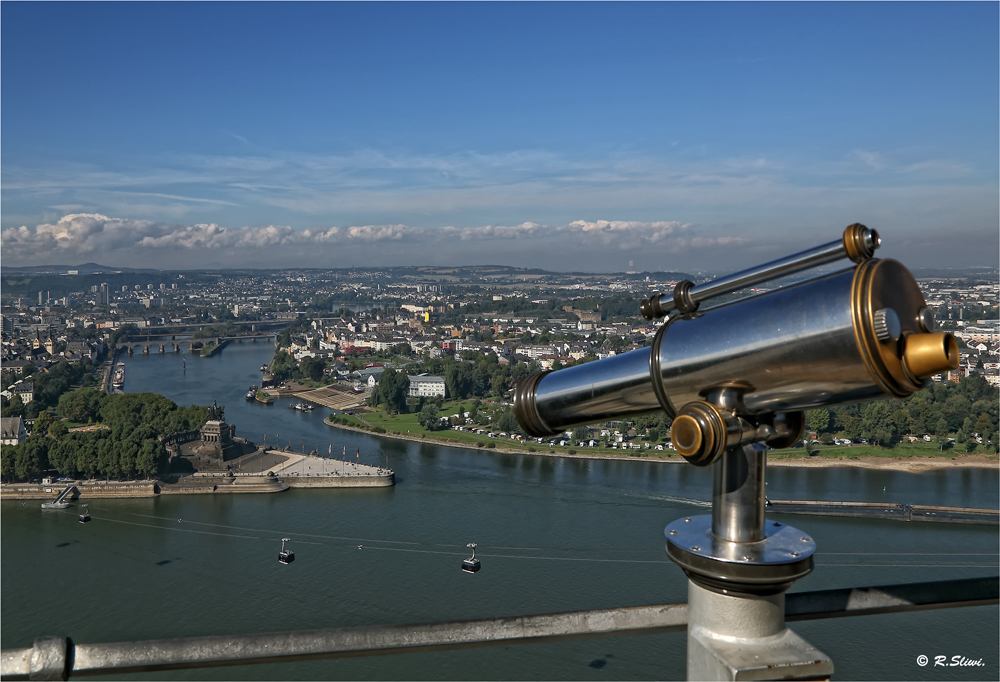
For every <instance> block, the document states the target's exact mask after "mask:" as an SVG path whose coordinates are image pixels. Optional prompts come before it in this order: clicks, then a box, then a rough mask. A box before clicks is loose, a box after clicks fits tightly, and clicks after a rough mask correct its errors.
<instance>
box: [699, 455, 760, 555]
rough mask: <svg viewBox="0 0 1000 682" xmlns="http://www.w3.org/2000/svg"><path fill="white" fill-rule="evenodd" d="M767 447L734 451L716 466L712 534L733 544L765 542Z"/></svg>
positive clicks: (724, 456) (713, 484)
mask: <svg viewBox="0 0 1000 682" xmlns="http://www.w3.org/2000/svg"><path fill="white" fill-rule="evenodd" d="M766 467H767V446H766V445H764V444H763V443H751V444H749V445H744V446H742V447H735V448H730V449H729V450H727V451H726V453H725V454H724V455H722V457H721V459H719V461H718V462H716V464H715V466H714V467H713V469H714V471H713V476H714V481H713V482H712V535H714V536H715V537H717V538H719V539H720V540H728V541H730V542H760V541H761V540H763V539H764V470H765V468H766Z"/></svg>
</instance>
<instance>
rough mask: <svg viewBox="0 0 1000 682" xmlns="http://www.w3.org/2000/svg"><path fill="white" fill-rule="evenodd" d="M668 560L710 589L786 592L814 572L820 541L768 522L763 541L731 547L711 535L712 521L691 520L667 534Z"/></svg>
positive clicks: (708, 517) (671, 527)
mask: <svg viewBox="0 0 1000 682" xmlns="http://www.w3.org/2000/svg"><path fill="white" fill-rule="evenodd" d="M664 535H666V538H667V555H669V556H670V558H671V560H673V561H674V563H676V564H677V565H678V566H680V567H681V568H683V569H684V572H685V573H687V574H688V575H689V576H690V577H691V578H692V579H693V580H697V581H699V582H701V583H703V584H705V585H706V587H711V588H712V589H726V588H731V589H733V590H736V591H738V590H740V588H743V589H745V590H748V591H756V590H755V588H764V589H766V588H768V587H773V588H775V589H782V586H785V587H787V585H789V584H791V583H792V582H793V581H795V580H798V579H799V578H801V577H803V576H805V575H806V574H808V573H809V572H810V571H812V568H813V554H814V553H815V552H816V542H815V541H814V540H813V539H812V538H811V537H809V535H807V534H806V533H804V532H802V531H800V530H797V529H796V528H793V527H792V526H787V525H785V524H783V523H780V522H778V521H766V522H765V524H764V535H765V538H764V539H763V540H761V541H760V542H728V541H725V540H720V539H719V538H717V537H715V536H714V535H712V516H711V514H705V515H701V516H688V517H685V518H683V519H678V520H676V521H674V522H673V523H671V524H670V525H668V526H667V527H666V529H665V530H664Z"/></svg>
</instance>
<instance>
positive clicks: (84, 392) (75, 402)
mask: <svg viewBox="0 0 1000 682" xmlns="http://www.w3.org/2000/svg"><path fill="white" fill-rule="evenodd" d="M104 397H105V394H104V393H101V392H100V391H97V390H94V389H92V388H79V389H77V390H75V391H69V392H68V393H63V394H62V395H61V396H60V397H59V403H58V407H57V408H56V410H57V411H58V412H59V415H60V416H61V417H64V418H65V419H69V420H70V421H73V422H77V423H89V422H93V421H95V420H96V419H97V418H98V416H99V415H100V412H101V403H102V402H103V399H104Z"/></svg>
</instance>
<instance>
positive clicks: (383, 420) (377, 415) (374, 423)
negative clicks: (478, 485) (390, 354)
mask: <svg viewBox="0 0 1000 682" xmlns="http://www.w3.org/2000/svg"><path fill="white" fill-rule="evenodd" d="M488 407H490V406H489V405H484V406H483V409H482V410H481V411H486V408H488ZM471 408H472V401H469V400H465V401H448V402H446V403H444V404H443V405H442V407H441V409H440V410H439V411H438V416H441V417H448V416H451V415H453V414H456V413H461V412H466V411H469V410H471ZM340 417H341V419H342V420H346V421H347V422H348V425H350V426H355V427H359V428H364V427H365V426H366V425H367V426H370V427H377V428H381V429H384V430H385V431H386V432H387V433H389V434H394V435H395V434H398V435H402V436H410V437H415V438H424V439H428V440H437V441H443V442H453V443H455V444H462V445H468V446H471V447H486V448H496V449H499V450H519V451H523V450H528V451H529V452H543V453H556V454H559V453H565V454H571V453H570V451H572V454H578V455H590V456H595V457H607V456H612V457H623V456H628V457H642V458H653V459H666V460H671V459H672V460H677V461H680V460H681V459H682V458H681V457H680V455H678V454H677V452H676V451H674V450H669V449H664V450H653V449H649V450H646V449H645V441H643V440H639V441H632V442H639V443H640V444H641V445H642V446H643V447H642V449H639V450H634V449H627V450H623V449H620V448H619V449H613V448H608V447H598V448H589V447H583V448H581V447H578V446H576V445H573V446H569V445H567V446H559V445H555V446H552V445H549V444H548V442H543V443H538V442H535V441H534V440H527V439H526V440H525V441H523V442H517V441H513V440H510V439H509V438H489V437H488V436H487V435H486V434H485V433H484V434H482V435H480V434H476V433H474V432H469V431H455V430H452V429H445V430H440V431H430V430H428V429H425V428H424V427H422V426H421V425H420V424H419V422H418V421H417V419H418V415H417V414H398V415H392V414H388V413H386V412H385V411H384V410H383V409H381V408H376V409H369V410H367V411H365V412H363V413H360V415H359V416H354V415H340ZM470 426H475V428H478V429H483V430H484V431H485V432H487V433H488V432H489V431H490V427H489V426H482V425H470ZM651 445H653V444H651ZM985 452H986V451H985V450H984V449H983V448H982V446H980V447H978V448H976V450H974V451H973V452H972V453H967V452H966V450H965V446H964V445H958V446H957V447H951V448H949V449H946V450H944V451H941V450H940V445H939V444H938V443H936V442H932V443H924V442H920V443H901V444H899V445H897V446H896V447H895V448H892V449H885V448H880V447H877V446H871V445H850V446H847V445H841V446H826V445H819V446H817V449H816V450H815V451H814V452H813V454H812V455H810V454H809V453H807V452H806V450H805V448H788V449H785V450H773V451H771V452H770V453H769V455H768V456H769V457H770V458H772V459H776V460H789V459H809V458H810V457H822V458H824V459H861V458H865V457H882V458H890V459H904V458H907V457H944V458H948V459H951V458H952V457H957V456H961V455H965V454H984V453H985Z"/></svg>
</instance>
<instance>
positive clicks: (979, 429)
mask: <svg viewBox="0 0 1000 682" xmlns="http://www.w3.org/2000/svg"><path fill="white" fill-rule="evenodd" d="M993 431H994V428H993V422H992V421H991V420H990V418H989V417H988V416H987V415H985V414H981V415H979V417H978V418H977V419H976V433H978V434H979V435H980V436H982V438H983V443H984V444H985V443H986V436H987V434H990V433H992V432H993Z"/></svg>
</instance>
